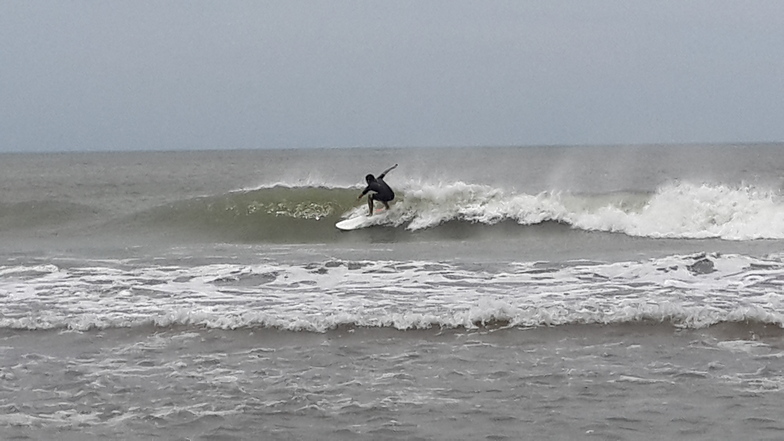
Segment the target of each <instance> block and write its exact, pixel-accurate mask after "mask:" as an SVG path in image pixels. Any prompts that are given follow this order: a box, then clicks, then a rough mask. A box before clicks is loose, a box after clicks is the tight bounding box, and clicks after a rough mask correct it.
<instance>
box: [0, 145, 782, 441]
mask: <svg viewBox="0 0 784 441" xmlns="http://www.w3.org/2000/svg"><path fill="white" fill-rule="evenodd" d="M783 147H784V146H780V145H760V146H647V147H646V146H635V147H582V148H560V147H546V148H544V147H543V148H519V149H513V148H503V149H501V148H499V149H493V148H485V149H390V150H373V149H367V150H366V149H347V150H302V151H297V150H289V151H252V152H250V151H243V152H190V153H121V154H56V155H3V161H2V163H0V171H2V173H0V184H2V186H3V189H4V190H3V193H2V197H0V243H1V244H2V250H3V251H2V254H1V255H0V353H1V354H2V355H3V357H2V360H3V361H2V364H1V365H0V381H2V383H0V434H1V435H2V438H3V439H105V438H112V439H149V438H150V437H154V438H162V439H248V438H258V437H259V436H261V437H263V438H265V439H400V438H403V439H434V438H435V439H460V438H462V439H477V438H487V439H521V438H527V437H534V438H537V439H564V438H575V437H596V438H598V439H661V438H664V437H669V438H673V437H675V438H689V439H716V438H717V437H718V438H726V437H727V436H730V435H731V437H740V436H746V437H749V436H750V437H751V438H759V439H764V438H770V439H776V438H780V437H781V436H782V433H783V432H782V429H784V426H782V425H781V424H780V423H779V422H778V418H777V415H776V414H775V410H774V409H778V408H780V407H781V404H782V391H781V386H782V381H781V379H782V378H784V377H782V368H783V367H784V364H783V363H784V362H782V354H784V352H783V351H782V349H783V348H784V338H783V337H784V333H782V320H783V319H784V312H783V311H784V309H782V306H783V305H782V302H784V252H783V251H782V250H783V248H782V245H783V244H784V198H782V193H781V191H782V190H781V189H782V177H781V175H780V170H782V169H784V149H782V148H783ZM393 163H399V164H400V167H399V168H398V169H397V170H395V171H393V172H392V173H390V175H389V176H388V177H387V182H388V183H389V184H390V185H392V187H393V188H394V189H395V191H396V193H397V194H398V199H397V200H396V201H395V202H394V204H393V209H392V211H390V212H389V213H388V214H386V215H384V216H378V217H377V218H375V219H377V221H375V223H376V224H377V225H374V226H372V227H369V228H365V229H362V230H358V231H352V232H341V231H339V230H337V229H336V228H334V224H335V223H336V222H337V221H339V220H340V219H342V218H346V217H352V216H357V215H360V214H362V213H364V210H366V207H365V205H364V204H363V203H362V202H358V201H357V200H356V196H357V195H358V194H359V192H360V191H361V189H362V180H363V177H364V175H365V174H366V173H368V172H378V171H380V170H382V169H384V168H386V167H388V166H389V165H391V164H393ZM369 164H372V165H369Z"/></svg>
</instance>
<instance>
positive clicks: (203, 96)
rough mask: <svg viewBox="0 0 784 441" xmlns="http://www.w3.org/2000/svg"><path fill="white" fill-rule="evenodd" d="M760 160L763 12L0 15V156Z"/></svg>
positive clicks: (770, 38)
mask: <svg viewBox="0 0 784 441" xmlns="http://www.w3.org/2000/svg"><path fill="white" fill-rule="evenodd" d="M759 141H784V1H779V0H768V1H755V0H747V1H736V0H726V1H725V0H706V1H689V0H671V1H670V0H646V1H634V0H614V1H601V0H573V1H559V0H546V1H543V0H531V1H526V0H514V1H490V0H481V1H480V0H477V1H455V0H448V1H427V0H415V1H393V0H383V1H370V0H362V1H350V0H330V1H291V0H285V1H283V0H281V1H266V2H265V1H250V0H249V1H223V0H221V1H208V2H207V1H192V0H188V1H139V0H133V1H59V0H52V1H38V0H30V1H28V0H25V1H13V0H0V151H42V150H43V151H57V150H140V149H144V150H171V149H176V150H182V149H228V148H278V147H333V146H334V147H348V146H351V147H354V146H473V145H542V144H547V145H549V144H640V143H642V144H645V143H714V142H715V143H723V142H759Z"/></svg>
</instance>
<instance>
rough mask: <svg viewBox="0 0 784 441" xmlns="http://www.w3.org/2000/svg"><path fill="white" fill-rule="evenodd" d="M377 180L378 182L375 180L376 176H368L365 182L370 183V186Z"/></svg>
mask: <svg viewBox="0 0 784 441" xmlns="http://www.w3.org/2000/svg"><path fill="white" fill-rule="evenodd" d="M375 180H376V178H375V176H373V175H367V176H365V181H367V183H368V184H370V183H371V182H373V181H375Z"/></svg>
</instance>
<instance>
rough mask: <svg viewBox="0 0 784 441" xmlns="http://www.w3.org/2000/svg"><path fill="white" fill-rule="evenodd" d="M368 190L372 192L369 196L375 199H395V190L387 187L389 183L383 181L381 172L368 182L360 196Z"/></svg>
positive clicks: (383, 200) (382, 200)
mask: <svg viewBox="0 0 784 441" xmlns="http://www.w3.org/2000/svg"><path fill="white" fill-rule="evenodd" d="M369 191H372V192H374V193H373V194H371V195H370V198H371V199H373V200H375V201H380V202H389V201H391V200H392V199H395V192H394V191H392V189H391V188H389V185H387V183H386V182H384V175H383V174H382V175H381V176H379V177H377V178H375V179H373V180H372V181H370V182H368V185H367V187H365V189H364V190H362V196H364V195H366V194H367V193H368V192H369ZM384 205H386V204H384Z"/></svg>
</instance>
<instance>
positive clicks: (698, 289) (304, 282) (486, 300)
mask: <svg viewBox="0 0 784 441" xmlns="http://www.w3.org/2000/svg"><path fill="white" fill-rule="evenodd" d="M783 258H784V256H781V255H779V256H771V257H769V258H765V259H758V258H752V257H748V256H742V255H704V254H702V255H689V256H669V257H665V258H658V259H651V260H647V261H642V262H632V261H627V262H616V263H597V262H588V261H576V262H561V263H559V264H545V263H536V262H529V263H509V264H505V265H503V266H497V267H493V268H492V269H489V268H487V267H484V266H482V265H478V264H457V263H444V262H434V261H365V260H323V261H318V262H313V263H305V264H283V263H279V262H272V261H270V262H263V263H258V264H252V265H247V264H232V263H219V264H202V265H193V266H175V265H161V266H150V265H149V264H147V263H144V264H139V263H138V262H134V261H127V260H126V261H108V260H102V261H95V262H82V263H81V264H80V265H78V266H69V265H59V266H58V265H54V264H51V263H44V262H43V261H42V262H41V263H40V264H24V265H6V266H2V267H0V283H1V284H2V285H1V286H0V292H2V293H4V295H3V296H1V297H0V310H2V311H3V315H2V317H0V328H8V329H27V330H38V329H76V330H87V329H92V328H122V327H139V326H150V325H152V326H161V327H168V326H196V327H207V328H219V329H236V328H255V327H258V328H274V329H284V330H291V331H315V332H323V331H326V330H329V329H333V328H336V327H338V326H367V327H385V328H394V329H401V330H405V329H422V328H431V327H436V328H438V327H444V328H456V327H464V328H476V327H482V326H553V325H568V324H594V323H598V324H623V323H636V322H641V321H653V322H665V323H671V324H673V325H676V326H683V327H693V328H699V327H705V326H710V325H714V324H718V323H727V322H730V323H740V322H756V323H764V324H772V325H776V326H782V325H784V312H782V311H784V294H782V291H781V286H782V284H784V260H783Z"/></svg>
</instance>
